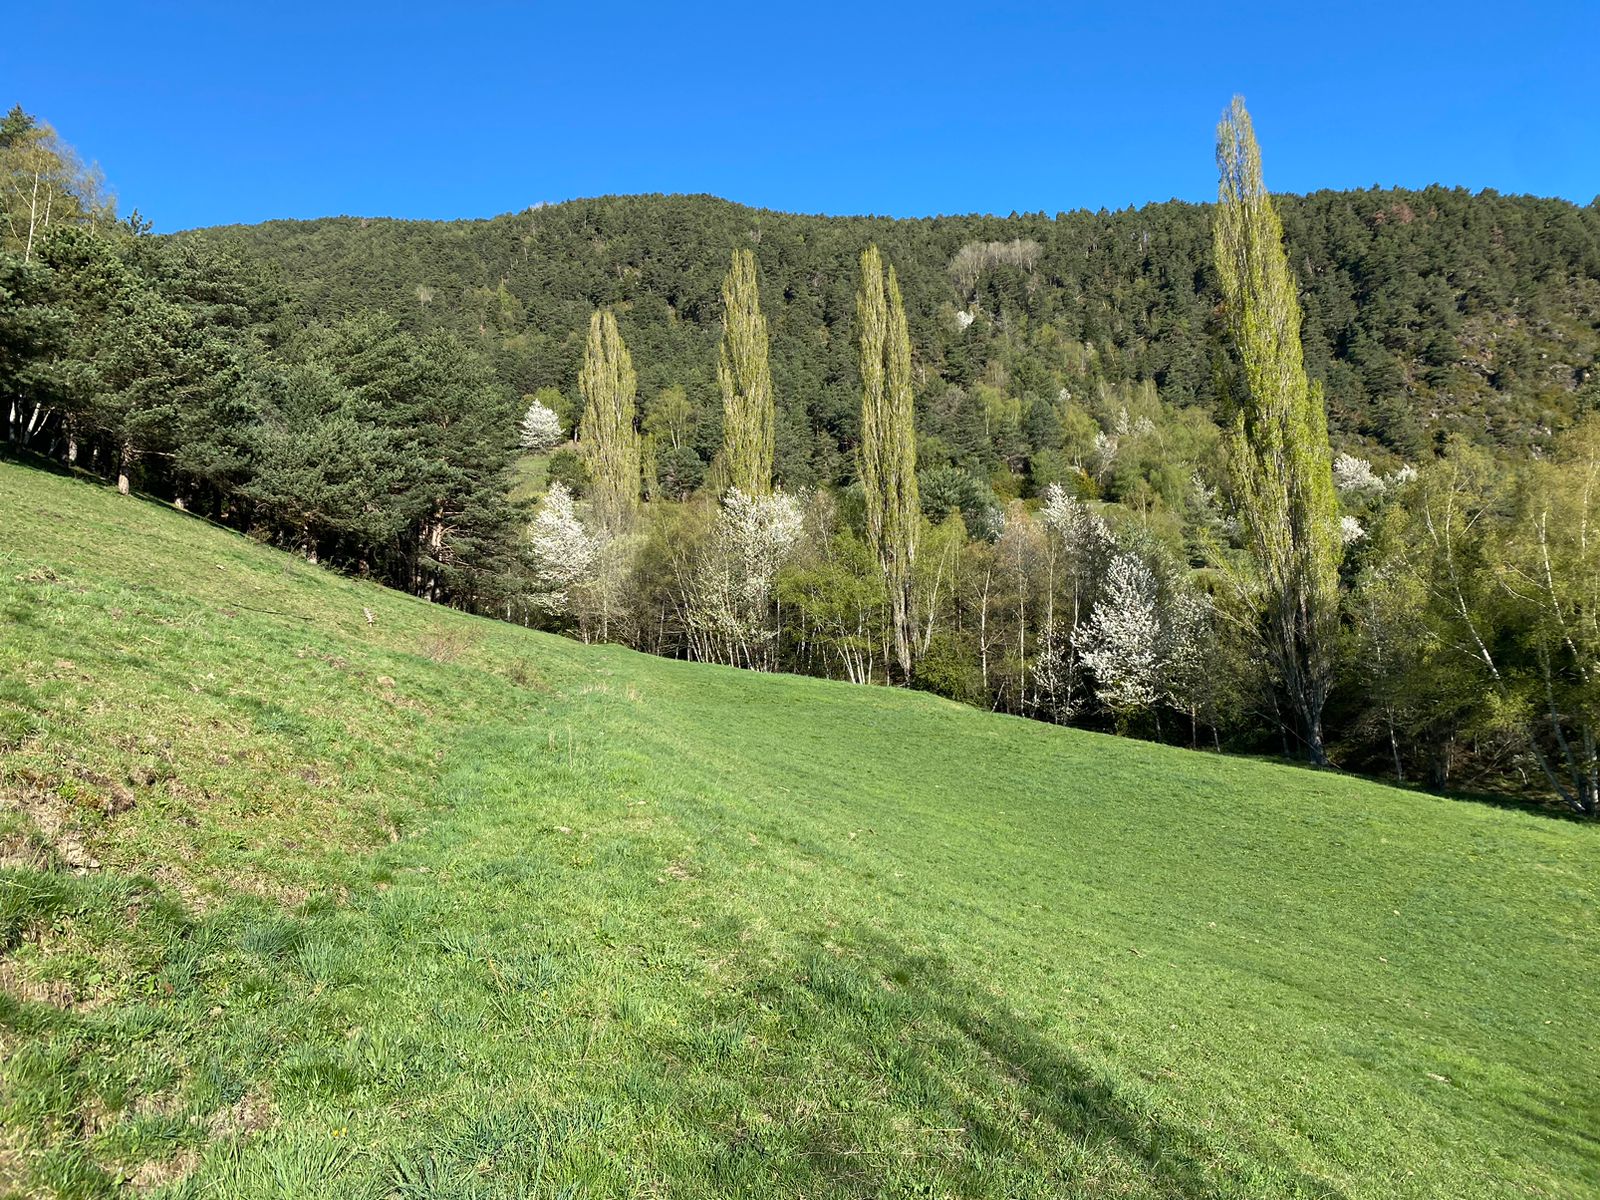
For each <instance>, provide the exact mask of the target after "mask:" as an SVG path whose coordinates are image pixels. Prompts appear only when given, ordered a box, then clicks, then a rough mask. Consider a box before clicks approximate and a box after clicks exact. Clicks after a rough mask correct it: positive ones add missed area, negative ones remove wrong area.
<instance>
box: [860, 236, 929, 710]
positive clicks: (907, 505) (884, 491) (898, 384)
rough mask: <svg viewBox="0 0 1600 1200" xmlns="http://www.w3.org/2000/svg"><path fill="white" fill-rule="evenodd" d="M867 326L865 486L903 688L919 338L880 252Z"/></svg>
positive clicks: (866, 287)
mask: <svg viewBox="0 0 1600 1200" xmlns="http://www.w3.org/2000/svg"><path fill="white" fill-rule="evenodd" d="M856 315H857V317H858V319H859V321H860V323H861V485H862V488H863V489H864V491H865V493H866V502H867V535H868V537H869V539H870V540H871V542H872V548H873V551H874V553H876V554H877V556H878V562H879V563H880V564H881V565H882V567H883V576H884V582H885V585H886V586H887V588H888V592H889V613H890V620H891V624H892V626H893V633H894V660H895V661H894V665H895V667H896V668H897V669H898V672H899V676H900V682H901V683H909V682H910V680H911V670H912V654H913V648H914V647H915V645H916V631H915V629H914V628H913V627H912V620H913V617H912V612H911V569H912V565H913V563H914V561H915V559H916V553H917V531H918V527H919V523H920V520H921V515H922V513H921V507H920V505H919V503H918V499H917V439H916V431H915V427H914V414H913V411H912V405H911V333H910V330H909V328H908V327H907V325H906V310H905V304H904V303H903V302H902V300H901V297H900V281H899V280H898V279H897V278H896V277H895V273H894V268H893V267H890V268H889V272H888V283H887V285H885V282H884V270H883V260H882V258H881V257H880V256H879V254H878V248H877V246H868V247H867V248H866V250H864V251H863V252H862V254H861V287H860V290H859V291H857V293H856Z"/></svg>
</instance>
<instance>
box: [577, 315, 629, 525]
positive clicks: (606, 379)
mask: <svg viewBox="0 0 1600 1200" xmlns="http://www.w3.org/2000/svg"><path fill="white" fill-rule="evenodd" d="M637 390H638V377H637V376H636V375H635V374H634V371H633V358H632V356H630V355H629V353H628V347H627V346H626V345H624V344H623V341H622V335H621V334H620V333H619V332H618V331H617V318H616V317H615V316H614V315H613V314H612V312H611V310H610V309H604V310H602V311H600V312H597V313H595V314H594V315H593V316H592V317H591V318H590V319H589V341H588V344H587V345H586V346H585V348H584V352H583V370H582V372H581V373H580V374H579V375H578V392H579V394H580V395H581V396H582V397H583V403H584V409H583V422H582V424H581V425H580V426H579V430H578V446H579V449H581V450H582V452H583V457H584V462H585V463H586V464H587V466H588V468H589V481H590V482H589V490H590V495H591V497H592V498H593V500H594V510H595V515H596V516H597V517H598V518H599V521H600V523H601V525H602V526H603V527H604V528H605V529H607V530H610V531H613V532H615V531H618V530H621V529H625V528H626V527H627V526H628V525H629V524H630V523H631V522H632V520H633V514H634V510H635V509H636V508H638V506H639V483H640V474H639V472H640V446H639V431H638V430H637V429H635V428H634V406H635V394H636V392H637Z"/></svg>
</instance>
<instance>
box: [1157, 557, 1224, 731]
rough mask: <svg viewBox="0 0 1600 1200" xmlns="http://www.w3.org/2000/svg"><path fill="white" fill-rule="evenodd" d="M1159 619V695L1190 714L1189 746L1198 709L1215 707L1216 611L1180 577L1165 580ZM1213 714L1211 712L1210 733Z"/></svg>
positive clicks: (1213, 729) (1216, 670)
mask: <svg viewBox="0 0 1600 1200" xmlns="http://www.w3.org/2000/svg"><path fill="white" fill-rule="evenodd" d="M1168 590H1169V595H1168V598H1167V603H1166V607H1165V611H1164V613H1163V614H1162V615H1163V621H1162V638H1161V692H1162V695H1161V698H1162V700H1163V701H1164V702H1165V703H1167V704H1170V705H1171V706H1172V707H1173V708H1175V709H1177V710H1178V711H1179V712H1180V713H1182V714H1183V715H1184V716H1186V717H1188V718H1189V746H1190V748H1191V749H1192V748H1193V747H1194V745H1195V741H1196V735H1197V733H1198V725H1199V716H1200V710H1201V709H1203V708H1206V709H1212V708H1214V701H1215V699H1216V695H1217V690H1218V687H1219V684H1220V680H1219V675H1218V671H1219V663H1218V662H1217V657H1218V656H1217V648H1216V630H1215V628H1214V626H1213V619H1214V617H1215V612H1214V609H1213V605H1212V601H1211V597H1210V596H1207V595H1206V594H1205V593H1203V592H1197V591H1195V590H1194V588H1192V587H1190V586H1188V585H1187V584H1185V583H1183V582H1181V581H1179V580H1176V579H1174V580H1170V581H1169V582H1168ZM1215 717H1216V714H1215V712H1214V711H1213V712H1212V713H1211V723H1212V731H1211V732H1212V737H1213V738H1215V737H1216V724H1215Z"/></svg>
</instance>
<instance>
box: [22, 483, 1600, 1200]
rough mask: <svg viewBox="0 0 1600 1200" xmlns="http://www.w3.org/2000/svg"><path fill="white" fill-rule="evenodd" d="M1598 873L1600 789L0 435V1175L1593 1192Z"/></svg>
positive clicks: (503, 1191)
mask: <svg viewBox="0 0 1600 1200" xmlns="http://www.w3.org/2000/svg"><path fill="white" fill-rule="evenodd" d="M1597 904H1600V828H1595V827H1593V826H1586V825H1582V824H1578V823H1574V822H1568V821H1563V820H1558V819H1553V818H1550V817H1545V816H1540V815H1536V814H1530V813H1525V812H1519V811H1512V810H1507V809H1497V808H1493V807H1489V806H1485V805H1479V804H1473V803H1468V802H1462V801H1454V800H1446V799H1441V798H1436V797H1431V796H1426V795H1421V794H1415V793H1410V792H1406V791H1401V790H1396V789H1392V788H1387V787H1383V786H1379V785H1376V784H1373V783H1370V782H1366V781H1362V780H1358V779H1354V778H1348V777H1343V776H1340V775H1337V774H1332V773H1317V772H1312V771H1309V770H1303V769H1298V768H1294V767H1289V766H1281V765H1275V764H1270V763H1261V762H1255V761H1248V760H1243V759H1231V758H1224V757H1219V756H1216V755H1212V754H1205V753H1192V752H1189V751H1185V750H1181V749H1176V748H1170V747H1162V746H1156V745H1151V744H1147V743H1142V742H1137V741H1131V740H1120V739H1115V738H1110V737H1104V736H1099V735H1095V734H1091V733H1087V732H1082V731H1077V730H1063V729H1057V728H1052V727H1049V726H1046V725H1043V724H1040V723H1037V722H1032V721H1026V720H1020V719H1011V718H1004V717H998V716H994V715H991V714H988V713H984V712H980V711H976V710H973V709H968V708H963V707H960V706H957V705H954V704H951V703H948V702H945V701H942V700H939V699H936V698H932V697H929V696H925V695H921V694H914V693H906V692H901V691H891V690H888V689H883V688H872V689H866V688H857V687H851V686H848V685H844V684H834V683H828V682H824V681H818V680H813V679H805V678H797V677H787V676H759V675H754V674H750V673H742V672H737V671H732V670H727V669H723V668H717V667H709V666H702V665H693V664H685V663H678V662H672V661H667V660H662V659H657V658H651V657H647V656H644V655H641V654H636V653H632V652H629V651H624V650H620V649H615V648H607V647H589V646H582V645H579V644H576V643H573V642H570V641H567V640H563V639H561V638H557V637H552V636H547V635H543V634H538V633H533V632H529V631H526V630H522V629H518V628H515V627H512V626H508V625H504V624H498V623H495V622H491V621H487V620H482V619H477V618H472V617H468V616H464V615H461V614H458V613H455V612H451V611H447V610H444V609H441V608H438V607H432V606H429V605H426V604H424V603H422V602H420V601H416V600H413V599H411V598H409V597H406V596H404V595H400V594H397V593H394V592H390V591H385V590H383V589H381V588H379V587H376V586H374V585H371V584H367V583H363V582H360V581H356V580H350V579H345V578H341V577H338V576H336V575H333V574H330V573H328V572H325V571H322V570H319V569H318V568H315V567H313V566H310V565H307V564H306V563H304V562H302V561H300V560H298V559H296V558H294V557H291V556H288V555H285V554H281V553H278V552H275V551H273V550H270V549H267V548H264V547H261V546H258V545H256V544H254V543H252V542H251V541H249V540H248V539H246V538H243V537H240V536H238V535H235V534H232V533H229V532H225V531H222V530H218V529H214V528H211V527H208V526H207V525H205V524H204V523H202V522H199V521H197V520H194V519H191V518H189V517H186V516H184V515H182V514H180V513H176V512H172V511H169V510H167V509H165V508H162V507H160V506H158V505H154V504H151V503H147V502H144V501H140V500H137V499H127V498H120V497H118V496H116V495H115V494H113V493H110V492H108V491H107V490H105V489H103V488H100V487H97V486H93V485H90V484H86V483H81V482H77V481H73V480H68V479H65V478H61V477H58V476H52V475H49V474H46V473H42V472H38V471H34V470H30V469H26V468H23V467H19V466H14V465H3V464H0V1064H3V1065H0V1195H6V1194H10V1195H15V1196H34V1195H47V1196H49V1195H61V1196H73V1197H95V1196H109V1195H118V1194H148V1195H159V1196H163V1197H197V1198H198V1197H218V1198H222V1200H232V1198H241V1200H242V1198H245V1197H252V1198H254V1197H279V1196H291V1197H328V1198H330V1200H331V1198H340V1200H347V1198H365V1197H370V1198H372V1200H378V1198H381V1197H414V1198H422V1197H437V1198H442V1197H462V1198H467V1197H472V1198H483V1200H493V1198H501V1197H612V1196H626V1197H703V1196H708V1195H727V1196H747V1197H778V1196H783V1197H833V1196H847V1197H849V1196H857V1197H868V1196H936V1197H996V1198H999V1197H1076V1196H1085V1197H1089V1196H1093V1197H1100V1196H1107V1197H1110V1196H1133V1197H1142V1196H1154V1197H1171V1198H1174V1200H1176V1198H1189V1197H1210V1196H1230V1197H1250V1198H1260V1197H1291V1196H1292V1197H1352V1198H1353V1197H1396V1196H1401V1197H1405V1196H1418V1197H1421V1196H1449V1197H1464V1196H1584V1195H1600V1024H1597V1019H1596V1017H1597V1013H1600V922H1597ZM8 1190H9V1191H8Z"/></svg>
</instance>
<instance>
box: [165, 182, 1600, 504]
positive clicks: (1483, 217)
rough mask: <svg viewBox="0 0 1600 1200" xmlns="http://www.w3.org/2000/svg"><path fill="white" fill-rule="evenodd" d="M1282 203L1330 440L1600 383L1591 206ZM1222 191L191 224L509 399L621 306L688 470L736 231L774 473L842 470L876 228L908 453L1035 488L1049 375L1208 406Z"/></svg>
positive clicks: (1475, 424) (331, 313)
mask: <svg viewBox="0 0 1600 1200" xmlns="http://www.w3.org/2000/svg"><path fill="white" fill-rule="evenodd" d="M1279 211H1280V216H1281V218H1282V223H1283V226H1284V233H1285V238H1286V241H1287V244H1288V251H1289V261H1290V265H1291V268H1292V270H1293V272H1294V275H1295V278H1296V281H1297V283H1298V285H1299V288H1300V298H1301V303H1302V306H1303V309H1304V317H1305V325H1304V344H1305V360H1306V369H1307V372H1308V374H1309V376H1310V377H1311V378H1312V379H1314V380H1318V381H1320V382H1321V383H1322V385H1323V387H1324V391H1325V395H1326V399H1327V404H1328V410H1329V425H1330V430H1331V432H1332V434H1333V436H1334V438H1335V439H1336V440H1337V441H1338V442H1340V443H1341V444H1348V445H1351V446H1352V448H1354V447H1355V446H1357V445H1359V446H1361V447H1363V448H1364V452H1365V453H1367V454H1368V455H1369V457H1370V456H1376V457H1378V458H1382V459H1385V460H1386V461H1387V460H1391V459H1393V460H1399V459H1407V460H1415V459H1417V458H1420V457H1422V456H1423V455H1425V454H1428V453H1431V452H1433V451H1434V450H1436V449H1437V448H1438V445H1439V444H1441V442H1442V440H1443V439H1444V438H1447V437H1449V436H1451V435H1459V436H1462V437H1465V438H1467V439H1468V440H1470V441H1474V442H1477V443H1480V444H1484V445H1492V446H1504V447H1507V448H1510V449H1525V448H1535V447H1539V446H1542V445H1544V444H1545V443H1546V442H1547V441H1548V439H1549V437H1550V436H1551V434H1552V432H1553V431H1555V430H1557V429H1559V428H1561V427H1562V426H1563V425H1565V424H1567V423H1569V422H1570V420H1571V419H1572V417H1573V416H1574V415H1575V414H1576V413H1577V412H1578V411H1580V410H1585V409H1588V408H1593V407H1594V406H1595V405H1596V403H1597V401H1600V371H1597V370H1596V367H1595V363H1596V358H1597V355H1600V283H1597V282H1596V280H1597V278H1600V205H1589V206H1587V207H1579V206H1576V205H1573V204H1571V203H1568V202H1566V201H1562V200H1548V199H1538V198H1533V197H1509V196H1500V195H1496V194H1494V193H1488V192H1486V193H1479V194H1476V195H1474V194H1470V193H1468V192H1465V191H1463V190H1460V189H1447V188H1438V187H1436V188H1428V189H1425V190H1421V191H1401V190H1377V189H1374V190H1371V191H1356V192H1319V193H1316V194H1314V195H1310V196H1305V197H1292V196H1286V197H1281V198H1279ZM1212 212H1213V209H1212V207H1211V206H1209V205H1195V204H1183V203H1177V202H1172V203H1164V204H1152V205H1148V206H1146V207H1144V208H1141V209H1138V210H1128V211H1122V212H1098V213H1090V212H1074V213H1061V214H1057V215H1056V216H1054V217H1049V216H1046V215H1045V214H1042V213H1040V214H1025V215H1016V216H1012V217H1008V218H999V217H936V218H928V219H922V220H889V219H879V218H866V217H862V218H856V217H807V216H795V215H789V214H781V213H773V212H768V211H762V210H754V209H749V208H744V207H741V206H739V205H735V204H730V203H727V202H725V201H721V200H716V199H713V198H710V197H663V196H654V197H652V196H643V197H607V198H601V199H594V200H577V201H572V202H569V203H565V204H560V205H553V206H548V207H541V208H534V209H530V210H528V211H525V212H522V213H517V214H511V215H507V216H502V217H496V218H494V219H492V220H486V221H458V222H413V221H394V220H377V219H374V220H367V219H356V218H333V219H328V220H321V221H308V222H292V221H279V222H268V223H266V224H263V225H258V226H253V227H249V228H227V229H213V230H202V231H196V232H194V233H190V234H185V235H182V236H183V237H184V238H185V239H189V240H195V241H200V242H203V243H205V244H210V245H227V246H230V247H234V248H240V249H247V250H249V251H251V252H253V253H256V254H259V255H261V256H263V257H265V258H266V259H268V260H270V261H272V262H273V263H275V264H276V265H278V266H279V267H281V269H282V273H283V278H284V279H285V281H286V284H287V286H288V287H289V289H290V291H291V292H292V294H293V295H294V296H295V299H296V303H297V305H298V306H300V308H301V309H302V310H303V311H304V312H305V313H307V314H309V315H310V316H311V317H313V318H316V319H329V318H331V317H335V316H338V315H341V314H344V313H348V312H351V311H362V310H367V309H373V308H381V309H383V310H385V311H387V312H390V313H391V314H393V315H394V316H395V317H396V318H397V319H398V320H399V321H400V322H401V324H402V326H403V327H405V328H407V329H410V330H412V331H415V332H425V331H428V330H431V329H435V328H445V329H450V330H452V331H454V332H456V333H458V334H460V335H461V336H463V337H466V338H469V339H472V340H474V341H475V342H476V343H477V344H478V345H479V346H480V347H481V348H482V349H483V350H484V352H485V353H486V354H487V355H489V356H490V357H491V359H492V360H493V361H494V363H495V369H496V372H497V375H498V377H499V378H500V380H501V381H502V384H503V385H504V386H505V387H506V388H507V389H508V390H510V391H512V392H514V393H516V394H522V393H527V392H534V391H536V390H537V389H538V388H540V387H547V386H548V387H554V388H557V389H559V390H560V391H561V392H562V394H564V395H566V396H569V397H570V396H573V395H574V394H575V387H576V378H577V371H578V363H579V360H580V358H581V352H582V347H583V331H584V330H585V328H586V327H587V323H588V320H589V314H590V313H591V312H593V311H594V310H595V309H597V308H605V307H609V308H611V309H613V310H614V311H615V313H616V315H617V320H618V324H619V328H620V330H621V332H622V335H623V337H624V338H625V339H626V340H627V343H628V345H629V346H631V347H632V348H633V352H634V356H635V358H636V360H637V362H638V364H639V371H640V377H639V395H640V404H641V407H642V409H643V411H644V413H645V415H646V416H648V415H649V413H650V410H651V409H652V408H653V407H654V406H655V405H657V404H658V403H668V404H670V403H671V402H672V401H671V397H672V396H675V395H676V394H677V393H676V391H675V389H677V388H682V389H684V395H685V396H686V399H687V401H688V403H689V405H690V408H691V410H692V413H693V421H692V422H691V428H690V431H689V438H688V442H689V444H690V445H691V446H692V447H693V449H694V450H695V452H696V454H697V455H698V457H699V459H700V461H701V464H702V467H706V466H709V465H710V463H711V460H712V458H713V457H714V455H715V453H716V451H717V449H718V448H719V447H720V445H721V433H720V424H721V413H720V409H721V404H720V393H719V388H718V382H717V362H718V359H717V345H718V341H719V339H720V336H721V320H722V312H723V301H722V295H721V285H722V278H723V273H724V270H725V268H726V266H727V263H728V250H729V247H737V248H740V249H749V250H751V251H752V252H753V253H754V255H755V258H756V267H757V270H758V272H759V276H760V287H761V292H762V295H763V297H764V299H765V303H766V317H767V321H768V323H769V334H770V337H771V342H772V364H771V370H772V379H773V385H774V391H775V394H776V396H777V401H778V406H777V427H776V430H775V436H776V451H775V452H776V468H775V469H776V475H777V478H778V479H779V480H780V481H781V482H784V483H785V484H787V485H788V486H789V487H801V486H815V485H819V484H838V483H841V482H847V481H848V480H849V479H850V478H851V477H852V473H853V462H852V455H853V448H854V446H855V444H856V438H857V434H858V429H857V421H858V419H859V406H858V404H857V403H856V388H857V375H856V362H855V337H856V333H855V328H854V325H855V309H854V294H855V286H856V267H857V259H858V257H859V255H860V253H861V250H862V249H863V247H865V246H866V245H867V244H869V243H872V244H876V245H877V246H878V247H879V248H880V250H881V252H882V253H883V255H884V257H885V258H886V259H887V260H888V261H890V262H892V263H894V264H895V266H896V269H897V271H898V273H899V282H900V286H901V289H902V291H903V293H904V295H905V300H906V310H907V317H908V321H909V324H910V330H911V335H912V343H913V345H914V347H915V350H916V355H915V367H916V371H917V385H918V386H917V400H918V405H919V412H918V417H919V420H920V423H921V426H922V429H923V431H924V439H923V441H924V445H923V447H922V448H921V453H922V455H923V457H924V459H925V460H927V461H930V462H931V461H932V460H934V459H939V460H942V461H943V462H945V463H948V464H950V465H952V466H954V467H956V468H958V469H960V470H963V471H966V472H968V473H970V474H972V475H974V477H975V478H977V479H979V480H981V481H988V480H990V479H991V477H993V476H995V475H997V474H999V475H1002V476H1003V477H1004V478H1003V479H1002V481H1001V483H1000V484H999V485H998V486H999V490H1001V491H1002V492H1004V491H1005V490H1006V489H1008V488H1010V489H1015V490H1018V491H1019V492H1020V493H1021V494H1024V495H1034V494H1037V493H1039V492H1042V490H1043V489H1044V487H1045V486H1047V485H1048V484H1049V483H1050V482H1057V481H1060V475H1061V464H1060V461H1059V458H1058V457H1057V456H1058V455H1059V452H1060V447H1059V445H1058V438H1059V434H1058V432H1057V430H1056V428H1055V423H1054V422H1053V421H1052V420H1051V417H1050V414H1049V412H1048V410H1049V409H1050V408H1052V407H1053V406H1054V405H1055V403H1056V398H1057V397H1058V395H1059V394H1060V392H1061V389H1062V388H1066V389H1067V390H1068V391H1069V393H1070V394H1071V395H1072V396H1073V397H1075V398H1082V397H1087V396H1092V395H1093V394H1094V393H1095V392H1096V391H1098V390H1099V388H1101V387H1102V386H1108V387H1123V386H1128V385H1137V384H1140V383H1143V382H1149V383H1151V384H1153V385H1154V386H1155V387H1156V388H1157V389H1158V390H1159V393H1160V395H1161V397H1162V399H1163V400H1165V401H1166V402H1167V403H1169V404H1172V405H1174V406H1176V407H1180V408H1184V407H1189V406H1198V407H1200V408H1202V409H1204V410H1205V411H1207V412H1210V413H1213V414H1215V413H1217V412H1218V411H1219V408H1220V405H1221V404H1222V403H1223V400H1224V397H1223V395H1222V391H1223V388H1222V387H1221V386H1220V385H1219V382H1218V377H1217V370H1216V365H1217V357H1218V354H1219V352H1220V347H1221V343H1222V342H1223V340H1224V337H1225V331H1224V329H1223V327H1222V322H1221V319H1220V300H1221V288H1220V283H1219V280H1218V278H1217V273H1216V268H1215V264H1214V261H1213V258H1212V253H1211V227H1212ZM997 425H998V426H1000V427H999V428H998V429H997V428H996V426H997ZM929 435H934V436H936V437H937V439H938V440H937V441H936V442H932V441H930V440H929Z"/></svg>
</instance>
